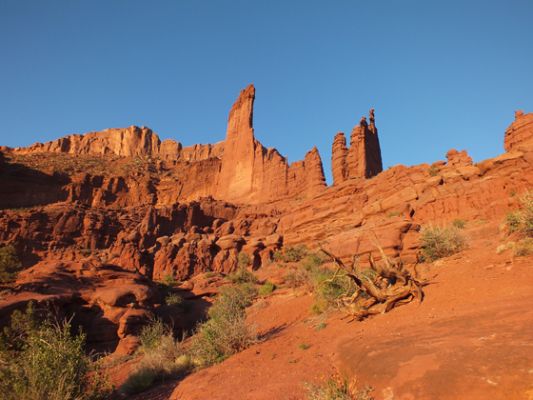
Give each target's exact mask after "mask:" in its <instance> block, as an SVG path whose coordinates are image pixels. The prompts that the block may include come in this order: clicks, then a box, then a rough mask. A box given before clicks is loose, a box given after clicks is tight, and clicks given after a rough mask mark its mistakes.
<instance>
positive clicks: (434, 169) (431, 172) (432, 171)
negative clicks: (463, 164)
mask: <svg viewBox="0 0 533 400" xmlns="http://www.w3.org/2000/svg"><path fill="white" fill-rule="evenodd" d="M439 172H440V169H439V167H438V166H436V165H432V166H431V167H429V169H428V174H429V176H437V175H438V174H439Z"/></svg>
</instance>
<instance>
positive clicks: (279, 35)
mask: <svg viewBox="0 0 533 400" xmlns="http://www.w3.org/2000/svg"><path fill="white" fill-rule="evenodd" d="M532 21H533V1H531V0H501V1H496V0H471V1H470V0H459V1H458V0H451V1H450V0H446V1H428V0H419V1H412V0H402V1H399V0H388V1H386V0H381V1H380V0H376V1H356V0H351V1H348V0H344V1H343V0H336V1H325V0H324V1H313V0H302V1H289V0H285V1H277V0H276V1H273V0H269V1H266V0H265V1H259V0H257V1H252V0H242V1H230V0H228V1H223V0H203V1H198V0H188V1H186V0H181V1H180V0H172V1H163V0H158V1H137V0H121V1H119V0H115V1H113V0H105V1H103V0H102V1H100V0H91V1H82V0H64V1H54V0H50V1H43V0H35V1H25V0H0V57H1V62H0V120H1V128H0V144H2V145H9V146H23V145H29V144H31V143H33V142H35V141H47V140H51V139H54V138H57V137H60V136H63V135H66V134H69V133H75V132H78V133H81V132H85V131H91V130H101V129H104V128H108V127H120V126H129V125H132V124H135V125H145V126H149V127H151V128H152V129H153V130H154V131H156V132H157V133H158V134H159V135H160V137H161V138H163V139H164V138H174V139H176V140H179V141H181V142H182V143H184V144H186V145H189V144H193V143H208V142H216V141H219V140H222V139H223V138H224V133H225V128H226V120H227V113H228V111H229V108H230V107H231V104H232V103H233V101H234V100H235V98H236V96H237V94H238V92H239V90H240V89H241V88H243V87H244V86H246V85H247V84H248V83H250V82H253V83H254V84H255V86H256V90H257V93H256V94H257V97H256V107H255V132H256V136H257V137H258V139H259V140H261V141H262V142H263V144H264V145H265V146H268V147H276V148H277V149H278V150H279V151H280V152H281V153H282V154H284V155H286V156H288V158H289V160H290V161H291V162H292V161H295V160H298V159H301V158H302V157H303V156H304V154H305V152H306V151H307V150H309V149H310V148H311V147H312V146H313V145H317V147H318V148H319V150H320V153H321V155H322V159H323V161H324V166H325V170H326V174H327V175H330V167H329V165H330V157H331V142H332V139H333V136H334V134H335V133H336V132H338V131H344V132H345V133H347V134H348V135H349V133H350V130H351V128H352V127H353V125H355V124H356V123H357V121H358V120H359V118H360V117H361V115H363V114H364V113H366V112H367V110H368V109H369V108H370V107H375V108H376V121H377V125H378V128H379V130H380V139H381V144H382V151H383V159H384V164H385V166H386V167H388V166H392V165H395V164H398V163H402V164H407V165H411V164H418V163H422V162H432V161H435V160H437V159H443V158H444V154H445V152H446V151H447V150H448V149H450V148H458V149H467V150H468V151H469V152H470V153H471V155H472V156H473V157H474V159H475V160H478V161H479V160H482V159H484V158H488V157H492V156H495V155H497V154H499V153H501V152H502V151H503V145H502V144H503V133H504V130H505V128H506V127H507V126H508V125H509V124H510V123H511V122H512V120H513V116H514V114H513V113H514V110H515V109H524V110H525V111H526V112H527V111H533V22H532Z"/></svg>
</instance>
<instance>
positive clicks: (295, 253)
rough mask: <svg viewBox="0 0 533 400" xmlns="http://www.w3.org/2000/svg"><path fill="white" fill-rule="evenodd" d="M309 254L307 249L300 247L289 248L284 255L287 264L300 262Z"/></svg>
mask: <svg viewBox="0 0 533 400" xmlns="http://www.w3.org/2000/svg"><path fill="white" fill-rule="evenodd" d="M307 254H308V250H307V247H306V246H304V245H299V246H295V247H287V249H285V251H284V253H283V259H284V261H285V262H298V261H300V260H301V259H303V258H304V257H305V256H306V255H307Z"/></svg>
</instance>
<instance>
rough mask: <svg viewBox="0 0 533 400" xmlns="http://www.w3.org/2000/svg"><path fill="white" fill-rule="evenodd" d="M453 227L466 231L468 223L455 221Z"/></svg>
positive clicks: (462, 220)
mask: <svg viewBox="0 0 533 400" xmlns="http://www.w3.org/2000/svg"><path fill="white" fill-rule="evenodd" d="M452 226H453V227H454V228H457V229H464V228H465V227H466V221H465V220H464V219H459V218H458V219H454V220H453V221H452Z"/></svg>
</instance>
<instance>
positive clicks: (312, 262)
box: [301, 253, 324, 271]
mask: <svg viewBox="0 0 533 400" xmlns="http://www.w3.org/2000/svg"><path fill="white" fill-rule="evenodd" d="M301 264H302V267H303V268H304V269H305V270H306V271H312V270H314V269H316V268H318V267H320V266H321V265H322V264H324V259H323V258H322V257H321V256H320V254H318V253H311V254H308V255H307V256H306V257H305V258H304V259H303V260H302V263H301Z"/></svg>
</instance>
